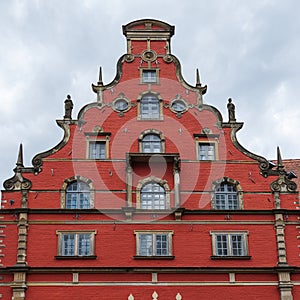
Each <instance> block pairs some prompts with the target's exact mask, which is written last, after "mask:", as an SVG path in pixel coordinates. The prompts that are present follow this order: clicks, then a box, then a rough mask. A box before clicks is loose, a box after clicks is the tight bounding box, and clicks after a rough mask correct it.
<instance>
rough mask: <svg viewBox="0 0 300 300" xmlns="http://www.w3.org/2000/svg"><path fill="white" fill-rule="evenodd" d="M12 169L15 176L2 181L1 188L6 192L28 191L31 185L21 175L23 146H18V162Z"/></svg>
mask: <svg viewBox="0 0 300 300" xmlns="http://www.w3.org/2000/svg"><path fill="white" fill-rule="evenodd" d="M16 165H17V166H16V167H15V168H14V172H15V175H14V176H13V177H11V178H9V179H7V180H5V181H4V183H3V186H4V188H5V189H6V190H10V191H19V190H29V189H30V188H31V186H32V183H31V181H30V180H29V179H26V178H24V177H23V175H22V169H23V168H24V165H23V146H22V144H20V148H19V154H18V160H17V163H16Z"/></svg>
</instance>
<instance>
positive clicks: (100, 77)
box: [97, 67, 103, 86]
mask: <svg viewBox="0 0 300 300" xmlns="http://www.w3.org/2000/svg"><path fill="white" fill-rule="evenodd" d="M97 84H98V86H103V80H102V67H100V68H99V79H98V82H97Z"/></svg>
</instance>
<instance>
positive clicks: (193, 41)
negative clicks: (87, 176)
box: [0, 0, 300, 185]
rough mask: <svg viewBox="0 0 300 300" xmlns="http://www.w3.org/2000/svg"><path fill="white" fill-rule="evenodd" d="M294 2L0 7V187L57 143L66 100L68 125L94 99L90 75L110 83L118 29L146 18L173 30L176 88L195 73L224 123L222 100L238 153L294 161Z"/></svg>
mask: <svg viewBox="0 0 300 300" xmlns="http://www.w3.org/2000/svg"><path fill="white" fill-rule="evenodd" d="M299 11H300V2H299V1H298V0H285V1H279V0H252V1H242V0H209V1H208V0H205V1H204V0H186V1H182V0H152V1H144V0H126V1H124V0H69V1H68V0H51V1H47V0H26V1H25V0H23V1H22V0H10V1H5V0H0V27H1V30H0V101H1V105H0V115H1V118H0V137H1V143H0V154H1V160H0V181H1V185H2V183H3V181H4V180H5V179H7V178H9V177H11V176H12V175H13V172H12V169H13V168H14V167H15V163H16V158H17V151H18V147H19V143H20V142H22V143H23V146H24V162H25V165H26V166H31V159H32V157H33V156H34V155H35V154H37V153H40V152H42V151H44V150H47V149H49V148H52V147H53V146H54V145H56V144H57V143H58V142H59V141H60V140H61V138H62V133H63V132H62V130H61V129H60V128H59V127H58V126H57V125H56V122H55V120H56V119H61V118H62V116H63V114H64V110H63V102H64V100H65V98H66V95H67V94H71V95H72V99H73V101H74V104H75V108H74V112H73V116H74V117H76V116H77V113H78V111H79V110H80V108H81V107H82V106H83V105H84V104H86V103H89V102H92V101H94V100H95V99H96V94H94V93H93V92H92V90H91V83H96V82H97V78H98V69H99V66H102V69H103V80H104V83H109V82H110V81H112V80H113V78H114V76H115V70H116V62H117V60H118V58H119V57H120V56H121V55H123V54H124V53H125V51H126V48H125V37H124V36H123V35H122V28H121V26H122V25H125V24H127V23H129V22H131V21H133V20H137V19H142V18H153V19H159V20H162V21H165V22H167V23H169V24H171V25H175V36H174V37H173V39H172V53H173V54H174V55H176V56H177V57H178V58H179V60H180V61H181V65H182V71H183V75H184V78H185V80H186V81H187V82H188V83H190V84H192V85H194V84H195V69H196V68H199V69H200V73H201V81H202V83H203V84H207V85H208V92H207V94H206V95H205V96H204V102H205V103H207V104H211V105H213V106H215V107H217V108H218V109H219V110H220V111H221V113H222V114H223V116H224V119H225V120H227V111H226V103H227V99H228V98H229V97H231V98H232V99H233V101H234V103H235V105H236V116H237V120H238V121H242V122H245V124H244V127H243V129H242V130H241V131H240V132H239V134H238V138H239V141H240V143H241V144H242V145H243V146H244V147H245V148H247V149H248V150H250V151H252V152H254V153H257V154H259V155H262V156H264V157H266V158H268V159H274V158H275V157H276V147H277V145H279V146H280V147H281V152H282V156H283V158H300V129H299V120H300V106H299V101H300V71H299V70H300V58H299V57H300V31H299V30H300V18H299Z"/></svg>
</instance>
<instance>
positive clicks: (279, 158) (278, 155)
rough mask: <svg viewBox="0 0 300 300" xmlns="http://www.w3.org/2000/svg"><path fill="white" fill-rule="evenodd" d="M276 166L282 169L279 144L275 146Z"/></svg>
mask: <svg viewBox="0 0 300 300" xmlns="http://www.w3.org/2000/svg"><path fill="white" fill-rule="evenodd" d="M277 168H278V170H282V169H283V168H284V166H283V164H282V158H281V152H280V148H279V146H277Z"/></svg>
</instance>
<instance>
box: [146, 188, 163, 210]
mask: <svg viewBox="0 0 300 300" xmlns="http://www.w3.org/2000/svg"><path fill="white" fill-rule="evenodd" d="M141 208H142V209H165V208H166V193H165V190H164V188H163V187H161V186H160V185H159V184H157V183H155V182H152V183H148V184H146V185H144V186H143V188H142V189H141Z"/></svg>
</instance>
